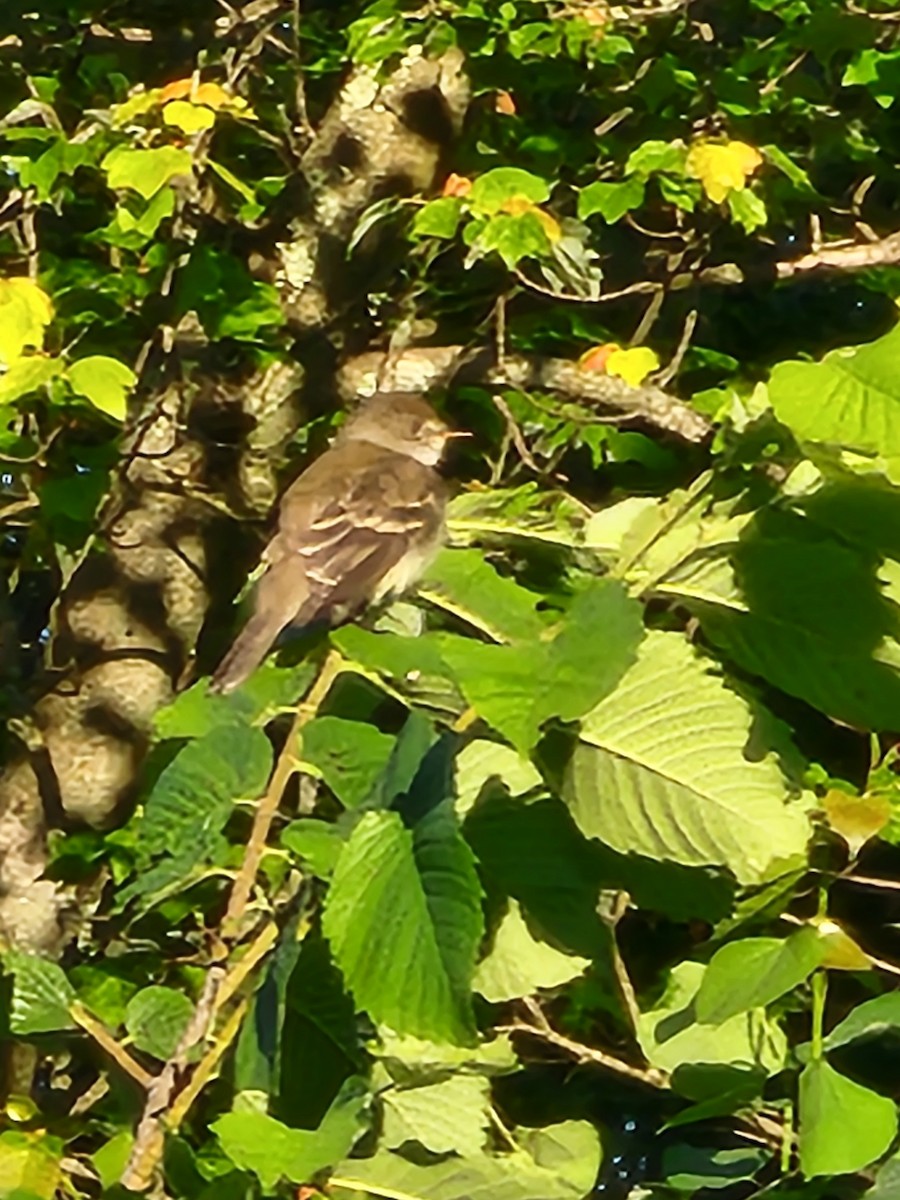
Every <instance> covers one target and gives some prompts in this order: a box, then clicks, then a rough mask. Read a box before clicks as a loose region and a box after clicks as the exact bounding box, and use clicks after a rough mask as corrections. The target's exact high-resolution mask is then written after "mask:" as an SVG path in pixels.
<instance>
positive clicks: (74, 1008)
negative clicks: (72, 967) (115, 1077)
mask: <svg viewBox="0 0 900 1200" xmlns="http://www.w3.org/2000/svg"><path fill="white" fill-rule="evenodd" d="M69 1016H70V1017H71V1018H72V1020H73V1021H74V1022H75V1024H76V1025H79V1026H80V1027H81V1028H82V1029H83V1030H84V1031H85V1032H86V1033H89V1034H90V1036H91V1037H92V1038H93V1039H94V1041H95V1042H96V1043H97V1045H98V1046H100V1048H101V1049H102V1050H105V1051H106V1053H107V1054H108V1055H109V1057H110V1058H111V1059H113V1061H114V1062H116V1063H118V1065H119V1066H120V1067H121V1068H122V1070H123V1071H124V1072H125V1073H126V1074H127V1075H130V1076H131V1078H132V1079H133V1080H134V1081H135V1082H136V1083H139V1084H140V1085H141V1087H142V1088H149V1087H150V1086H151V1084H152V1083H153V1082H154V1080H155V1078H156V1077H155V1076H154V1075H151V1074H150V1072H149V1071H145V1070H144V1068H143V1067H142V1066H141V1064H140V1063H139V1062H138V1061H137V1060H136V1059H134V1058H132V1057H131V1055H130V1054H129V1053H128V1051H127V1050H126V1049H125V1047H124V1046H123V1045H121V1044H120V1043H119V1042H117V1041H116V1039H115V1038H114V1037H113V1035H112V1034H111V1033H110V1032H109V1030H108V1029H107V1028H106V1026H105V1025H104V1024H103V1022H102V1021H98V1020H97V1018H96V1017H94V1016H92V1015H91V1014H90V1013H89V1012H88V1011H87V1009H86V1008H85V1007H84V1005H83V1004H80V1003H79V1002H78V1001H77V1000H76V1001H75V1003H74V1004H72V1005H71V1006H70V1008H69Z"/></svg>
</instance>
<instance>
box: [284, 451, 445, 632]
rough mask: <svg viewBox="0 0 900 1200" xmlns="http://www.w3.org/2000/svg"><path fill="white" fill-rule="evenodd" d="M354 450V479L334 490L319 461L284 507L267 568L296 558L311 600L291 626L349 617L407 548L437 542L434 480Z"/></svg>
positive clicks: (390, 459)
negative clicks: (330, 616) (319, 618)
mask: <svg viewBox="0 0 900 1200" xmlns="http://www.w3.org/2000/svg"><path fill="white" fill-rule="evenodd" d="M356 450H357V453H356V454H355V456H354V464H353V465H354V468H355V471H354V474H353V475H352V477H349V478H344V479H342V480H340V486H336V483H337V480H336V479H335V478H334V475H333V471H332V468H331V463H330V462H329V458H330V457H331V456H330V455H329V454H325V455H323V456H322V457H321V458H320V459H318V460H317V461H316V462H315V463H314V464H313V465H312V467H310V469H309V470H307V471H305V472H304V473H303V475H301V476H300V478H299V479H298V480H297V481H296V483H294V484H293V485H292V487H291V488H289V489H288V491H287V492H286V493H285V496H284V500H283V501H282V505H281V512H280V517H279V528H278V533H277V534H276V536H275V538H274V539H273V541H272V543H271V546H270V548H269V551H268V554H267V557H268V560H269V562H270V563H271V564H272V565H273V566H274V565H275V563H276V562H280V561H282V560H284V559H290V560H293V561H295V562H296V560H297V559H298V558H299V559H300V560H301V561H302V562H303V563H304V564H305V571H306V578H307V580H308V584H309V598H308V600H306V602H305V603H304V604H302V605H301V606H300V611H299V612H298V613H297V615H296V616H295V617H294V621H300V622H302V621H306V620H311V619H313V617H314V616H319V615H321V616H325V615H327V614H330V613H331V612H332V611H334V612H335V615H337V616H338V617H339V618H340V617H343V616H345V615H349V613H350V612H352V611H354V610H355V609H358V608H359V607H360V606H361V605H362V604H364V603H365V602H367V601H368V600H371V599H372V598H373V596H376V595H378V594H379V593H380V590H381V589H380V588H379V585H380V584H381V583H382V581H383V580H384V579H385V578H386V577H388V578H389V577H390V576H391V573H392V572H393V571H394V569H395V568H396V567H397V565H398V563H400V561H401V559H403V558H404V556H405V554H406V553H407V551H408V550H409V549H410V548H416V547H424V546H426V545H427V544H429V543H431V542H433V541H435V540H436V539H437V537H438V536H439V533H440V526H441V507H442V506H441V496H440V492H439V489H440V487H441V482H440V479H439V477H438V476H437V474H436V472H434V471H432V470H431V468H429V467H426V466H423V465H422V464H421V463H419V462H416V461H415V460H414V459H412V458H408V457H406V456H405V455H398V454H394V453H392V452H391V451H387V450H383V449H381V448H380V447H376V446H368V445H367V444H365V443H359V444H358V446H357V448H356ZM312 608H314V609H315V610H316V612H315V613H312V612H310V611H309V610H310V609H312Z"/></svg>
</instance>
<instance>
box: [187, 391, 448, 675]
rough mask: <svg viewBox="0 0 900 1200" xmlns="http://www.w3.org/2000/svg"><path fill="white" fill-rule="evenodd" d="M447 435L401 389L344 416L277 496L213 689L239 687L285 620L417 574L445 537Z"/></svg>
mask: <svg viewBox="0 0 900 1200" xmlns="http://www.w3.org/2000/svg"><path fill="white" fill-rule="evenodd" d="M454 436H455V435H454V434H453V433H452V432H451V431H450V430H449V429H448V428H447V426H446V425H445V424H444V422H443V421H442V420H441V419H440V418H439V417H438V415H437V414H436V413H435V411H434V409H433V408H432V407H431V406H430V405H429V404H428V403H427V402H426V401H425V400H424V399H423V398H422V397H421V396H414V395H409V394H406V393H403V392H398V393H391V392H384V393H380V394H378V395H375V396H373V397H372V398H371V399H369V400H367V401H366V402H365V403H364V404H363V405H362V406H361V407H360V408H359V409H358V410H357V411H356V412H355V413H354V414H353V415H352V416H351V417H350V418H349V420H348V421H347V422H346V424H345V425H344V427H343V429H341V431H340V433H339V434H338V435H337V437H336V438H335V440H334V442H333V444H332V445H331V447H330V448H329V449H328V450H326V451H325V453H324V454H323V455H322V456H321V458H318V459H317V460H316V461H315V462H314V463H313V464H312V465H311V466H309V467H308V468H307V469H306V470H305V471H304V472H303V474H302V475H301V476H300V477H299V478H298V479H297V480H296V481H295V482H294V483H293V484H291V486H290V487H289V488H288V490H287V491H286V492H285V494H284V496H283V497H282V500H281V507H280V510H279V514H278V530H277V532H276V533H275V536H274V537H273V538H272V540H271V541H270V542H269V544H268V546H267V547H266V549H265V550H264V552H263V556H262V561H263V563H264V566H265V570H264V573H263V575H262V577H261V579H260V581H259V585H258V587H257V593H256V611H255V612H254V614H253V616H252V617H251V618H250V620H249V621H248V622H247V624H246V625H245V626H244V628H243V630H242V631H241V632H240V634H239V635H238V638H237V640H236V641H235V643H234V645H233V646H232V647H231V649H230V650H229V651H228V653H227V654H226V655H225V657H224V658H223V660H222V662H221V663H220V665H219V667H218V670H217V671H216V673H215V674H214V675H213V678H212V683H211V684H210V690H211V691H215V692H230V691H232V690H233V689H234V688H236V687H239V686H240V684H242V683H243V682H244V680H245V679H246V678H247V677H248V675H250V674H251V673H252V672H253V671H254V670H255V669H256V668H257V667H258V666H259V664H260V663H261V662H262V660H263V659H264V658H265V656H266V654H267V653H268V652H269V649H270V648H271V646H272V644H273V643H274V641H275V639H276V638H277V637H278V635H279V634H280V633H281V631H282V630H283V629H286V628H287V627H288V626H303V625H308V624H311V623H312V622H314V621H324V622H327V623H328V624H329V625H337V624H340V622H342V621H346V620H348V619H349V618H351V617H353V616H354V615H355V614H356V613H358V612H359V611H360V610H361V609H363V608H365V606H366V605H368V604H371V603H372V602H373V601H377V600H380V599H382V598H383V597H385V596H387V595H389V594H396V593H399V592H402V591H404V590H405V589H407V588H408V587H410V586H411V585H412V584H413V583H415V581H416V580H417V579H418V578H419V576H420V575H421V573H422V572H423V571H424V569H425V567H426V566H427V565H428V562H429V560H430V559H431V557H432V556H433V554H434V553H435V551H436V550H437V549H438V547H439V545H440V543H441V540H442V537H443V532H444V506H445V502H446V495H445V490H444V484H443V480H442V479H441V477H440V475H439V474H438V472H437V471H436V470H435V467H436V466H437V464H438V463H439V462H440V460H441V458H442V456H443V453H444V449H445V447H446V443H447V441H448V439H449V438H452V437H454Z"/></svg>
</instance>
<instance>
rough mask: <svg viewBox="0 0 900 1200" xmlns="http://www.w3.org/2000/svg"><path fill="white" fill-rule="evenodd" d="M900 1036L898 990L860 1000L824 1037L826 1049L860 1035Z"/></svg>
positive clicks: (846, 1043) (845, 1042) (856, 1038)
mask: <svg viewBox="0 0 900 1200" xmlns="http://www.w3.org/2000/svg"><path fill="white" fill-rule="evenodd" d="M886 1033H887V1034H892V1035H893V1036H894V1037H900V993H898V992H888V993H887V994H886V995H884V996H874V997H873V998H872V999H871V1000H863V1002H862V1003H861V1004H857V1005H856V1007H855V1008H853V1009H851V1010H850V1012H849V1013H848V1014H847V1016H846V1017H844V1019H843V1021H839V1022H838V1024H837V1025H835V1027H834V1029H832V1031H831V1032H830V1033H829V1034H828V1036H827V1037H826V1039H825V1049H826V1050H836V1049H837V1048H838V1046H846V1045H848V1044H849V1043H850V1042H855V1041H857V1040H858V1039H860V1038H874V1037H882V1036H883V1035H884V1034H886Z"/></svg>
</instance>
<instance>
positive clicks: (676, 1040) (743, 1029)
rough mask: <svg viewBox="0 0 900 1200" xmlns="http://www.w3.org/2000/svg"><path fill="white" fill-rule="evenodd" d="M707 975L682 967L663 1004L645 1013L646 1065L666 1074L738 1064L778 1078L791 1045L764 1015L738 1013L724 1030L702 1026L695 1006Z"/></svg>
mask: <svg viewBox="0 0 900 1200" xmlns="http://www.w3.org/2000/svg"><path fill="white" fill-rule="evenodd" d="M705 971H706V968H705V967H704V966H703V965H702V964H701V963H693V962H683V963H681V964H679V966H677V967H675V968H673V970H672V972H671V973H670V975H669V981H668V984H667V986H666V990H665V992H664V993H663V995H662V997H661V998H660V1000H659V1001H657V1003H656V1004H655V1005H654V1006H653V1008H651V1009H648V1010H647V1011H646V1012H643V1013H641V1015H640V1017H639V1018H638V1025H637V1037H638V1041H639V1042H640V1044H641V1049H642V1050H643V1052H644V1054H645V1055H646V1057H647V1061H648V1062H650V1063H652V1064H653V1066H655V1067H659V1068H661V1069H662V1070H664V1071H674V1070H675V1069H676V1068H677V1067H682V1066H684V1065H685V1064H688V1063H690V1064H694V1063H736V1064H750V1065H752V1066H759V1067H762V1068H763V1069H765V1070H766V1071H767V1072H768V1073H769V1074H771V1075H774V1074H776V1073H777V1072H778V1071H780V1070H781V1069H782V1068H783V1067H784V1065H785V1059H786V1055H787V1043H786V1039H785V1036H784V1034H783V1033H782V1031H781V1029H780V1028H779V1026H778V1025H777V1024H776V1023H775V1022H774V1021H770V1020H769V1019H768V1018H767V1016H766V1014H765V1011H764V1010H763V1009H754V1010H753V1011H751V1012H742V1013H738V1014H736V1015H735V1016H733V1017H729V1018H728V1020H727V1021H723V1023H722V1024H721V1025H701V1024H699V1023H698V1021H697V1017H696V1011H695V1001H696V997H697V993H698V991H699V989H700V987H701V985H702V983H703V976H704V973H705Z"/></svg>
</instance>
